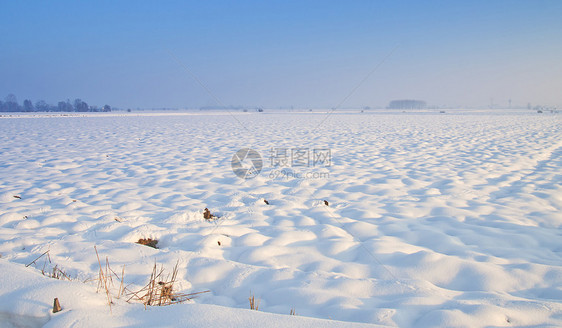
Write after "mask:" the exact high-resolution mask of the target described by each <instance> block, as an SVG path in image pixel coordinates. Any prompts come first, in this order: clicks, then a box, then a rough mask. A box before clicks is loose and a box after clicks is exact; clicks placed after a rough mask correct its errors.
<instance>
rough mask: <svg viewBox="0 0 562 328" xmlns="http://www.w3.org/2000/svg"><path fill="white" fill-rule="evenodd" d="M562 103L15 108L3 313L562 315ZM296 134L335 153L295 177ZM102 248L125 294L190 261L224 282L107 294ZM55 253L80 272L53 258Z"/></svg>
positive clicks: (8, 128) (471, 318)
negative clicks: (174, 298) (181, 297)
mask: <svg viewBox="0 0 562 328" xmlns="http://www.w3.org/2000/svg"><path fill="white" fill-rule="evenodd" d="M560 118H561V117H560V115H559V114H556V113H543V114H538V113H535V112H529V111H515V110H513V111H497V110H496V111H486V110H482V111H447V112H446V113H437V112H431V111H426V112H406V113H403V112H382V111H379V112H377V111H373V112H365V113H359V112H334V113H331V112H322V113H305V112H301V113H268V112H265V113H234V114H228V113H226V114H225V113H197V112H191V113H186V114H185V115H183V114H181V113H177V114H174V115H162V114H158V113H148V114H144V115H135V114H134V113H131V114H127V115H123V114H119V115H111V114H104V115H82V116H60V115H52V114H49V115H24V114H22V115H12V116H4V117H0V132H1V133H0V255H1V259H0V272H1V273H2V279H0V326H1V327H12V326H13V327H40V326H45V327H70V326H75V327H100V326H101V327H127V326H129V327H133V326H154V327H174V326H182V327H185V326H207V327H235V326H239V327H252V326H255V327H258V326H259V327H276V326H277V327H286V326H291V327H362V326H375V325H380V326H400V327H426V326H428V327H434V326H447V327H464V326H466V327H488V326H498V327H511V326H541V327H545V326H553V327H554V326H562V230H561V225H562V210H561V209H562V170H561V169H562V125H561V119H560ZM241 148H252V149H255V150H257V151H258V152H260V153H261V155H262V157H263V162H264V167H263V170H262V172H261V173H260V175H259V176H258V177H256V178H254V179H248V180H245V179H241V178H238V177H237V176H235V175H234V173H233V171H232V170H231V159H232V156H233V155H234V154H235V153H236V151H237V150H239V149H241ZM280 148H287V149H289V154H290V149H293V148H302V149H309V150H310V156H312V154H313V150H314V149H329V150H330V151H331V157H332V159H331V165H330V166H326V165H312V164H310V165H309V166H308V167H306V166H305V167H296V166H295V167H289V168H285V170H286V171H287V172H292V174H290V175H281V174H279V171H280V170H281V168H276V167H272V165H271V164H272V163H271V159H270V156H271V154H272V149H280ZM299 174H300V175H299ZM14 196H18V197H14ZM264 200H267V201H268V202H269V205H267V204H266V203H265V202H264ZM324 200H326V201H328V202H329V205H328V206H326V205H325V204H324ZM205 208H208V209H209V210H210V211H211V212H212V213H213V214H215V215H217V216H219V218H218V219H217V220H213V221H207V220H205V219H204V218H203V210H204V209H205ZM139 238H153V239H158V240H159V243H158V246H159V248H158V249H154V248H150V247H147V246H143V245H139V244H136V243H135V241H137V240H138V239H139ZM219 243H220V245H219ZM94 246H96V248H97V250H98V252H99V255H100V258H101V260H102V262H105V259H107V260H108V261H109V263H110V266H111V268H112V269H113V270H114V271H116V272H118V273H121V270H122V268H123V266H124V267H125V275H124V283H125V284H126V285H127V289H128V290H131V291H133V290H138V289H140V288H142V287H143V286H144V285H145V284H146V283H147V282H148V279H149V277H150V274H151V271H152V267H153V265H154V264H155V263H157V264H158V266H159V267H160V266H163V267H164V268H165V269H166V270H167V272H169V271H171V270H172V268H173V267H174V265H175V264H176V263H179V264H178V268H179V270H178V277H177V282H176V285H175V290H176V291H182V292H185V293H191V292H199V291H204V290H210V292H209V293H206V294H201V295H200V297H198V298H196V299H194V300H191V301H187V302H185V303H182V304H175V305H170V306H164V307H156V306H153V307H148V308H147V309H145V307H144V305H142V304H141V303H139V302H134V301H131V302H126V297H120V298H117V297H116V295H115V294H116V291H115V290H112V293H114V294H113V296H112V300H113V305H112V307H111V310H110V308H109V306H108V305H107V298H106V294H105V292H99V293H98V292H97V281H96V279H97V277H98V270H99V264H98V259H97V257H96V253H95V250H94ZM47 251H48V253H47V254H48V255H44V256H43V257H41V258H39V259H38V260H37V261H36V262H34V263H32V261H33V260H34V259H36V258H37V257H39V256H40V255H41V254H43V253H44V252H47ZM49 260H50V261H49ZM25 265H28V266H27V267H26V266H25ZM55 266H57V268H61V269H62V270H64V272H66V274H67V275H68V276H70V277H71V278H72V281H67V280H57V279H53V278H49V277H46V276H44V275H43V274H42V270H43V271H44V272H51V271H52V269H53V268H54V267H55ZM116 285H117V284H116ZM117 293H118V292H117ZM252 294H253V295H255V297H256V299H259V301H260V304H259V311H252V310H249V301H248V297H249V296H250V295H252ZM55 297H57V298H59V300H60V302H61V305H62V307H63V310H62V311H61V312H59V313H56V314H53V313H51V309H52V304H53V299H54V298H55ZM291 309H294V310H295V311H296V313H297V315H296V316H290V315H289V312H290V311H291Z"/></svg>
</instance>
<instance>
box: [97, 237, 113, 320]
mask: <svg viewBox="0 0 562 328" xmlns="http://www.w3.org/2000/svg"><path fill="white" fill-rule="evenodd" d="M94 250H95V251H96V256H97V258H98V264H99V266H100V272H99V280H98V291H99V290H100V286H101V282H102V281H103V287H104V288H105V294H106V296H107V305H109V312H110V313H112V314H113V311H112V310H111V295H110V294H109V287H108V285H107V277H106V275H105V274H104V273H103V269H102V266H101V261H100V256H99V254H98V249H97V248H96V246H94ZM106 265H109V262H108V261H107V258H106Z"/></svg>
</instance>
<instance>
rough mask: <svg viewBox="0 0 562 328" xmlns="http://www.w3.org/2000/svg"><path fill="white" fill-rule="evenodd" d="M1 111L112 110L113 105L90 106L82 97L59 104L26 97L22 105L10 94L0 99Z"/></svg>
mask: <svg viewBox="0 0 562 328" xmlns="http://www.w3.org/2000/svg"><path fill="white" fill-rule="evenodd" d="M0 112H111V106H109V105H105V106H103V107H101V108H100V107H97V106H89V105H88V104H87V103H86V102H85V101H82V99H75V100H74V102H72V103H71V102H70V100H66V101H59V102H58V104H57V105H51V104H47V103H46V102H45V101H44V100H39V101H37V102H36V103H35V104H33V103H32V102H31V100H29V99H25V100H24V101H23V104H21V105H20V104H19V103H18V100H17V98H16V96H15V95H13V94H9V95H7V96H6V98H5V99H4V101H2V100H0Z"/></svg>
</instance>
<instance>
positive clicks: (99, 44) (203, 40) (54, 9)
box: [0, 0, 562, 108]
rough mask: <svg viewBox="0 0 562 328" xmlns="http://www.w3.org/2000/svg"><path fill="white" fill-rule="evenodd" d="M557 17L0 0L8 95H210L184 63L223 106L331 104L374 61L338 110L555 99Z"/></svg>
mask: <svg viewBox="0 0 562 328" xmlns="http://www.w3.org/2000/svg"><path fill="white" fill-rule="evenodd" d="M561 17H562V1H540V0H538V1H530V0H529V1H494V0H490V1H466V2H461V1H231V2H226V1H94V2H86V1H48V2H47V1H0V45H1V50H0V76H1V78H0V97H5V96H6V95H7V94H8V93H14V94H15V95H16V96H17V97H18V100H19V101H20V103H21V102H22V101H23V99H26V98H29V99H32V100H33V101H37V100H39V99H44V100H46V101H47V102H49V103H56V102H58V101H60V100H65V99H71V100H73V99H75V98H82V99H83V100H85V101H86V102H88V103H89V104H92V105H103V104H106V103H107V104H110V105H113V106H117V107H121V108H137V107H140V108H156V107H180V108H183V107H199V106H208V105H216V102H215V100H214V99H213V97H211V96H209V95H208V94H207V93H206V92H205V90H204V89H203V88H202V87H201V86H200V85H198V84H197V83H196V82H195V81H194V79H193V78H192V77H191V76H190V75H189V74H188V73H187V72H186V71H185V70H184V68H183V67H182V65H185V66H186V67H188V68H189V70H190V71H191V72H192V73H194V74H195V75H196V76H198V77H199V79H200V80H201V81H203V82H204V83H205V84H206V85H207V86H208V88H209V89H210V90H211V91H212V92H213V94H214V95H215V97H217V98H219V99H220V101H221V102H222V103H224V104H227V105H244V106H263V107H279V106H295V107H303V108H308V107H313V108H321V107H324V108H331V107H334V106H336V105H337V104H338V103H340V102H341V101H342V100H343V99H344V98H345V97H346V96H347V95H348V94H349V93H350V92H351V90H352V89H353V88H354V87H355V86H357V84H358V83H359V81H361V80H362V79H363V78H364V77H365V76H366V75H367V74H368V73H369V72H370V71H371V70H373V69H374V68H375V67H376V66H377V65H379V64H380V66H379V68H378V69H377V70H376V71H375V72H374V73H373V75H371V76H370V77H369V78H368V79H367V80H366V81H365V82H364V83H363V84H361V85H360V86H359V87H358V88H357V90H356V92H355V93H354V94H353V95H352V96H351V97H350V98H349V99H348V100H347V101H346V102H345V103H344V104H343V107H350V106H351V107H357V106H371V107H373V106H386V105H387V104H388V102H389V101H390V100H392V99H404V98H407V99H423V100H426V101H427V102H428V103H429V104H432V105H438V106H488V105H489V104H490V102H491V99H493V101H494V103H496V104H498V105H507V102H508V100H509V99H512V102H513V104H514V105H523V106H525V105H526V104H527V103H532V104H533V105H538V104H542V105H549V106H558V107H559V108H560V107H562V92H561V91H562V90H561V89H562V60H561V58H562V18H561ZM389 54H390V55H389ZM174 57H175V58H177V59H178V60H179V61H180V63H181V64H180V63H178V62H177V60H175V59H174ZM384 58H386V60H384V61H383V59H384ZM381 62H382V64H381Z"/></svg>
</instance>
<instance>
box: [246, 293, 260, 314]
mask: <svg viewBox="0 0 562 328" xmlns="http://www.w3.org/2000/svg"><path fill="white" fill-rule="evenodd" d="M248 300H249V301H250V309H251V310H256V311H258V309H259V307H260V299H259V298H258V299H256V297H255V296H254V294H251V295H250V297H248Z"/></svg>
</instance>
